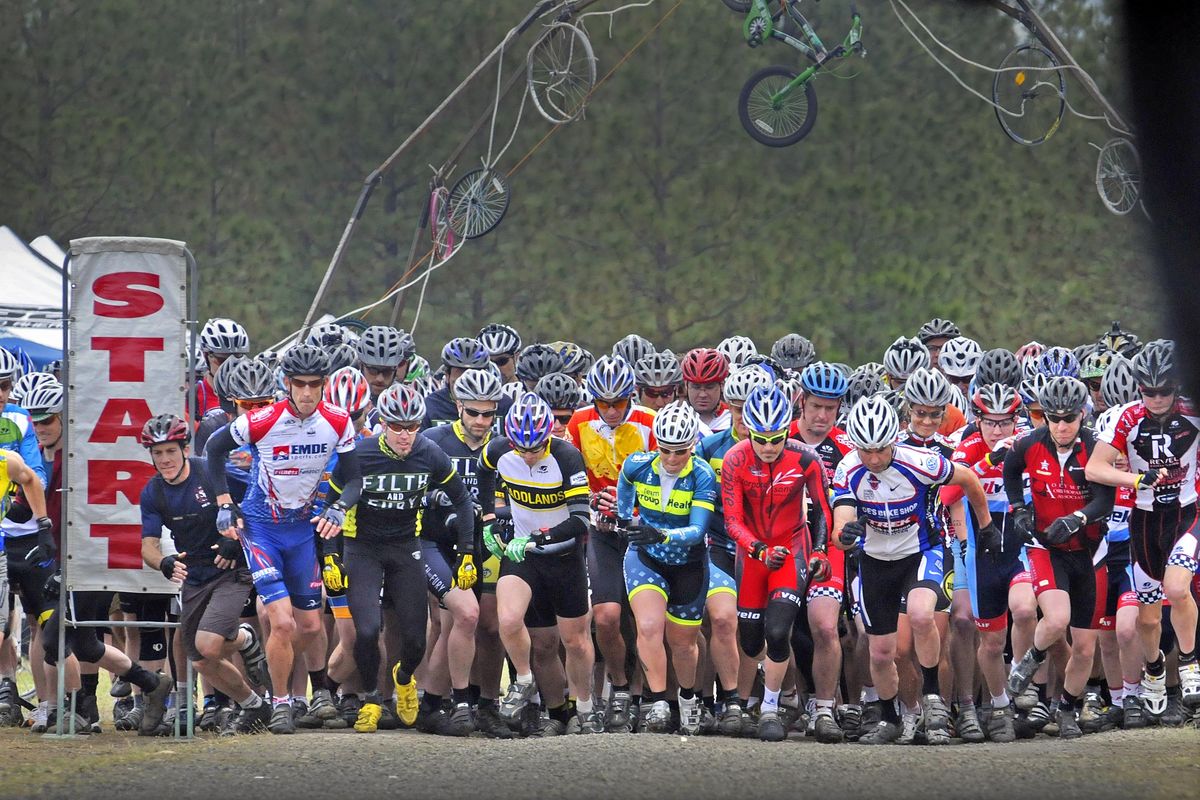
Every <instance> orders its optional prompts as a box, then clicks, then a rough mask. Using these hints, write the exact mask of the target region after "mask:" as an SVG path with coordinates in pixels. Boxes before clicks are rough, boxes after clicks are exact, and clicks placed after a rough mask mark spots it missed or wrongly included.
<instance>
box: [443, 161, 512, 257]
mask: <svg viewBox="0 0 1200 800" xmlns="http://www.w3.org/2000/svg"><path fill="white" fill-rule="evenodd" d="M509 195H510V192H509V188H508V179H507V178H505V177H504V175H503V174H502V173H500V171H499V170H496V169H492V168H486V169H476V170H472V171H471V172H468V173H467V174H466V175H463V176H462V177H461V178H459V179H458V183H456V184H454V188H453V189H451V190H450V229H451V230H452V231H454V233H456V234H457V235H459V236H462V237H464V238H467V239H478V238H479V237H480V236H483V235H484V234H487V233H490V232H491V231H492V229H493V228H495V227H496V226H497V225H499V224H500V220H502V219H504V214H505V213H506V212H507V211H508V200H509Z"/></svg>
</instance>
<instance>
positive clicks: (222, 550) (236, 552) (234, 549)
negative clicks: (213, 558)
mask: <svg viewBox="0 0 1200 800" xmlns="http://www.w3.org/2000/svg"><path fill="white" fill-rule="evenodd" d="M241 554H242V546H241V545H240V544H238V543H237V542H236V541H235V540H233V539H226V538H225V537H223V536H222V537H221V541H220V542H218V543H217V557H218V558H223V559H225V560H226V561H237V560H238V556H240V555H241Z"/></svg>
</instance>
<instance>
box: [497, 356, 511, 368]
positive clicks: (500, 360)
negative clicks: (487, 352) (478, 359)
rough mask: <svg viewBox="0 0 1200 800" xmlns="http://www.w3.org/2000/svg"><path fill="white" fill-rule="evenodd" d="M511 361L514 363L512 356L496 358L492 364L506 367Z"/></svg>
mask: <svg viewBox="0 0 1200 800" xmlns="http://www.w3.org/2000/svg"><path fill="white" fill-rule="evenodd" d="M510 361H512V356H496V357H495V358H493V359H492V363H493V364H495V365H496V366H497V367H506V366H508V362H510Z"/></svg>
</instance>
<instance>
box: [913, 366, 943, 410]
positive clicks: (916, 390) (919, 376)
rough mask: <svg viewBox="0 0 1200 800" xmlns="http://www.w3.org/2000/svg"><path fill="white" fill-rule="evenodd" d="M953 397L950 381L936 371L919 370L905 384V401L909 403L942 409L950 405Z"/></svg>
mask: <svg viewBox="0 0 1200 800" xmlns="http://www.w3.org/2000/svg"><path fill="white" fill-rule="evenodd" d="M953 396H954V393H953V392H952V391H951V390H950V381H948V380H946V376H945V375H943V374H942V373H940V372H938V371H937V370H936V369H925V368H919V369H917V370H916V371H914V372H913V374H912V375H909V376H908V380H907V381H905V382H904V399H905V400H907V401H908V402H909V403H913V404H916V405H922V406H937V407H942V406H946V405H949V404H950V400H951V398H952V397H953Z"/></svg>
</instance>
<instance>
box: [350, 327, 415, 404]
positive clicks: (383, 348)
mask: <svg viewBox="0 0 1200 800" xmlns="http://www.w3.org/2000/svg"><path fill="white" fill-rule="evenodd" d="M416 352H417V345H416V342H414V341H413V338H412V336H411V335H409V334H408V333H407V332H405V331H402V330H398V329H396V328H393V327H390V326H388V325H372V326H371V327H369V328H367V329H366V330H365V331H363V332H362V336H360V337H359V339H358V345H357V352H356V356H357V359H356V360H357V362H358V369H359V370H360V371H361V372H362V374H363V376H364V377H365V378H366V379H367V384H368V385H369V386H370V387H371V400H372V402H373V401H375V400H376V399H378V397H379V395H380V394H382V393H383V390H384V389H386V388H388V387H389V386H391V385H392V384H393V383H395V382H396V381H397V380H398V379H403V378H404V377H405V376H406V375H407V374H408V369H409V365H410V364H411V363H412V360H413V356H414V355H416Z"/></svg>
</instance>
